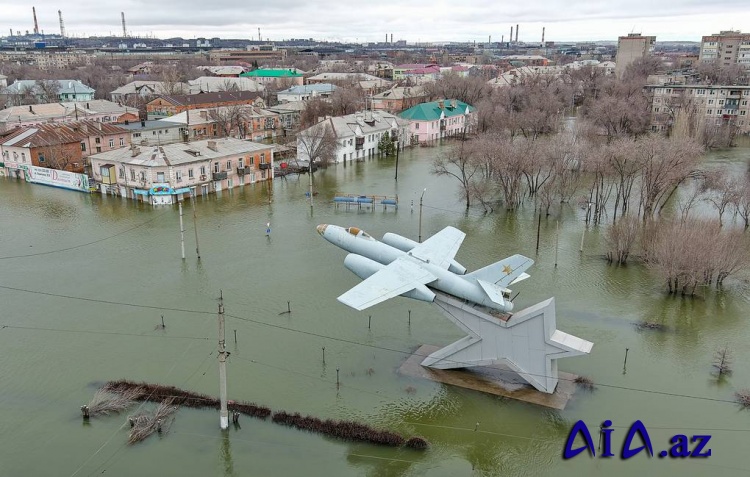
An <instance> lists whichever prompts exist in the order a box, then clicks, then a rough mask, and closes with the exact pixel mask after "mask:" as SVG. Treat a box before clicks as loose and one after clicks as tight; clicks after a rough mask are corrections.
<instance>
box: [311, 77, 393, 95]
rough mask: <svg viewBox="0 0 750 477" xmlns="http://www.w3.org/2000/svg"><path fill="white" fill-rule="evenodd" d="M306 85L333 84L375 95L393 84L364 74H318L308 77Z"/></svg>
mask: <svg viewBox="0 0 750 477" xmlns="http://www.w3.org/2000/svg"><path fill="white" fill-rule="evenodd" d="M306 82H307V84H316V83H333V84H336V85H337V86H359V87H360V88H362V90H363V91H364V92H365V93H366V94H375V93H379V92H380V91H383V90H385V89H387V88H389V87H390V86H391V85H392V84H393V83H391V82H390V81H388V80H384V79H383V78H378V77H377V76H373V75H368V74H366V73H320V74H317V75H315V76H310V77H309V78H307V80H306Z"/></svg>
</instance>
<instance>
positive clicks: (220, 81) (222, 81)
mask: <svg viewBox="0 0 750 477" xmlns="http://www.w3.org/2000/svg"><path fill="white" fill-rule="evenodd" d="M188 84H189V85H190V94H198V93H216V92H218V91H256V92H260V91H263V90H265V87H264V86H263V85H262V84H260V83H258V82H257V81H254V80H252V79H250V78H219V77H215V76H201V77H199V78H195V79H194V80H188Z"/></svg>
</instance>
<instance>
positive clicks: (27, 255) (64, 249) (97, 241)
mask: <svg viewBox="0 0 750 477" xmlns="http://www.w3.org/2000/svg"><path fill="white" fill-rule="evenodd" d="M168 212H169V211H166V212H162V213H161V214H159V215H157V216H156V217H154V218H152V219H149V220H147V221H145V222H142V223H140V224H138V225H135V226H133V227H130V228H129V229H126V230H123V231H122V232H118V233H116V234H114V235H110V236H108V237H104V238H100V239H98V240H94V241H93V242H87V243H82V244H80V245H74V246H72V247H65V248H60V249H57V250H50V251H48V252H38V253H27V254H22V255H9V256H7V257H0V260H9V259H11V258H27V257H36V256H39V255H49V254H52V253H58V252H67V251H69V250H75V249H77V248H82V247H87V246H89V245H94V244H96V243H99V242H104V241H105V240H109V239H111V238H114V237H119V236H120V235H123V234H126V233H128V232H131V231H133V230H135V229H137V228H139V227H143V226H144V225H146V224H149V223H151V222H153V221H154V220H156V219H158V218H159V217H161V216H163V215H165V214H167V213H168Z"/></svg>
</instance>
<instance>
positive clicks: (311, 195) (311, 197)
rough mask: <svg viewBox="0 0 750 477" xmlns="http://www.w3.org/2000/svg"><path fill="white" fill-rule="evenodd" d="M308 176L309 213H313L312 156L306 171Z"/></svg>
mask: <svg viewBox="0 0 750 477" xmlns="http://www.w3.org/2000/svg"><path fill="white" fill-rule="evenodd" d="M308 175H309V176H310V215H311V216H312V214H313V158H312V157H311V158H310V170H309V171H308Z"/></svg>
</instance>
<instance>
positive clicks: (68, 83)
mask: <svg viewBox="0 0 750 477" xmlns="http://www.w3.org/2000/svg"><path fill="white" fill-rule="evenodd" d="M44 82H52V83H53V87H54V91H45V88H44V86H43V83H44ZM54 83H56V84H54ZM95 92H96V91H95V90H94V89H92V88H90V87H88V86H86V85H85V84H83V83H81V82H80V81H78V80H44V81H42V82H40V81H37V80H16V81H15V82H14V83H13V84H11V85H10V86H8V87H7V88H6V89H5V90H4V91H3V94H5V95H7V100H6V101H7V104H8V106H11V105H14V106H15V105H21V104H28V99H31V100H32V101H33V102H36V101H44V100H47V101H50V100H51V99H52V98H48V96H49V95H50V94H51V93H54V95H55V96H56V97H57V100H58V101H73V102H82V101H83V102H85V101H91V100H92V99H94V93H95Z"/></svg>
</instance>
